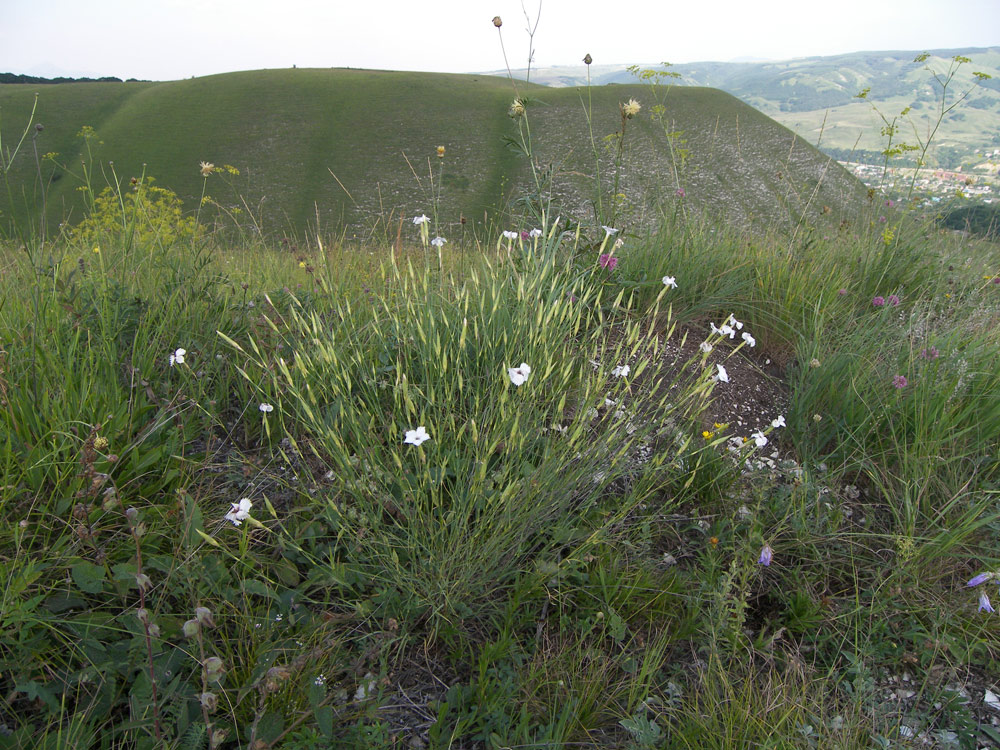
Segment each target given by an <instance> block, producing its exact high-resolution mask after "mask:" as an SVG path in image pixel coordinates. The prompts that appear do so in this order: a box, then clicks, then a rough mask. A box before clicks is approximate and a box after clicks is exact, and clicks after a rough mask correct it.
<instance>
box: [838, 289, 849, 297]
mask: <svg viewBox="0 0 1000 750" xmlns="http://www.w3.org/2000/svg"><path fill="white" fill-rule="evenodd" d="M837 294H839V295H840V296H841V297H843V296H844V295H846V294H847V290H846V289H841V290H840V291H839V292H837Z"/></svg>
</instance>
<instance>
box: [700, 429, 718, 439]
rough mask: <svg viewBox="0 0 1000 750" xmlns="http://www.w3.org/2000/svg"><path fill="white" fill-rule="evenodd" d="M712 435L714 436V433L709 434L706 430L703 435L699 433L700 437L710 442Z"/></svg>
mask: <svg viewBox="0 0 1000 750" xmlns="http://www.w3.org/2000/svg"><path fill="white" fill-rule="evenodd" d="M713 435H715V433H714V432H709V431H708V430H705V431H704V432H703V433H701V436H702V437H703V438H705V440H711V439H712V436H713Z"/></svg>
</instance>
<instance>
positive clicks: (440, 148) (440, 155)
mask: <svg viewBox="0 0 1000 750" xmlns="http://www.w3.org/2000/svg"><path fill="white" fill-rule="evenodd" d="M443 158H444V146H438V159H443Z"/></svg>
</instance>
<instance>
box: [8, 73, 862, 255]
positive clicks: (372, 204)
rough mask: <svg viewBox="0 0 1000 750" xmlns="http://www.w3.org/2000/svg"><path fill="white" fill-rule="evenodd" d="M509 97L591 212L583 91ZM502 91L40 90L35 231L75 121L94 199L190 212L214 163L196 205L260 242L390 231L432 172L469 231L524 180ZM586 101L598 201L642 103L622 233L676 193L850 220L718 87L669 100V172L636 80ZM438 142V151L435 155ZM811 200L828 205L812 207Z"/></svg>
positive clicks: (67, 185) (357, 84)
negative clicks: (628, 115) (120, 189)
mask: <svg viewBox="0 0 1000 750" xmlns="http://www.w3.org/2000/svg"><path fill="white" fill-rule="evenodd" d="M37 88H38V87H36V86H31V85H5V86H3V87H2V88H0V115H2V121H0V129H2V137H3V145H4V148H5V149H7V148H10V147H11V146H12V145H13V143H14V142H16V139H17V137H18V136H19V134H20V130H21V129H22V128H23V126H24V123H25V122H27V119H28V115H29V112H30V110H31V106H32V103H33V101H34V97H35V91H36V89H37ZM521 94H522V96H525V97H527V98H528V100H529V117H528V123H529V124H530V127H531V135H532V139H533V143H534V147H535V151H534V154H535V158H536V160H537V163H538V164H539V165H540V166H542V167H548V166H549V165H552V166H554V175H555V176H554V179H553V182H552V186H551V190H552V194H553V196H554V197H555V198H556V200H557V204H558V205H557V210H559V211H563V212H568V213H571V214H573V215H574V216H576V217H578V218H582V219H587V218H593V217H592V209H591V208H590V202H591V200H592V199H593V196H594V178H593V174H594V164H595V160H594V149H593V147H592V145H591V141H590V131H589V128H588V124H587V120H586V116H585V108H584V107H583V106H582V105H583V102H584V101H585V99H586V96H587V92H586V90H585V89H579V88H574V89H562V90H554V89H550V88H545V87H541V86H524V85H523V84H522V85H521ZM513 95H514V94H513V89H512V86H511V84H510V83H509V82H508V81H506V80H503V79H502V78H498V77H491V76H478V75H443V74H427V73H401V72H386V71H368V70H327V69H323V70H318V69H317V70H301V69H294V70H270V71H254V72H244V73H232V74H226V75H218V76H209V77H205V78H198V79H191V80H185V81H174V82H167V83H123V84H113V83H93V84H65V85H52V86H47V87H45V88H44V89H42V90H41V95H40V97H39V102H38V110H37V114H36V121H37V122H40V123H42V124H43V125H44V126H45V129H44V131H42V132H41V133H39V134H38V137H37V147H38V152H39V154H40V155H41V154H45V153H49V152H57V153H58V157H56V162H58V163H59V164H61V165H62V167H59V166H56V164H55V163H52V162H44V163H43V167H42V172H43V177H44V179H45V180H46V181H47V182H48V203H49V208H50V210H49V220H50V222H51V221H59V220H62V219H64V218H65V217H67V216H68V217H70V219H71V220H77V219H79V217H80V216H81V212H82V209H83V207H84V202H83V200H82V195H81V193H80V192H79V191H78V188H79V187H80V186H81V184H82V182H81V180H80V179H79V173H80V168H79V164H80V161H81V159H82V158H83V155H84V142H83V139H81V138H78V137H77V134H78V133H79V131H80V130H81V128H82V127H83V126H91V127H93V128H94V129H95V130H96V132H97V134H98V139H99V141H98V140H94V141H92V144H91V145H92V147H94V148H95V149H96V151H95V153H94V161H95V163H97V164H99V165H100V170H98V172H97V174H98V175H100V174H101V173H103V175H104V176H103V178H101V177H99V179H98V180H97V181H96V182H95V187H96V188H97V189H98V190H99V189H100V188H101V187H102V186H103V184H105V183H104V182H103V180H104V179H107V180H112V181H113V180H116V179H117V180H118V181H120V182H127V181H128V180H129V178H130V177H132V176H138V175H139V174H141V173H142V172H143V170H145V173H146V174H147V175H152V176H154V177H155V178H156V179H157V181H158V184H159V185H161V186H165V187H169V188H171V189H173V190H175V191H176V192H177V193H179V194H180V195H181V196H182V197H183V198H184V199H185V200H186V205H187V206H188V208H190V209H194V208H195V206H196V205H197V202H198V199H199V197H200V195H201V190H202V187H203V180H202V178H201V176H200V175H199V171H198V164H199V162H200V161H202V160H204V161H210V162H213V163H215V164H217V165H219V164H230V165H233V166H235V167H237V168H238V169H239V170H240V175H239V177H237V178H233V179H231V180H229V183H230V184H226V182H227V180H226V179H224V178H222V177H220V176H215V177H213V178H212V179H211V180H210V181H209V183H208V184H207V186H206V187H207V190H208V192H209V194H210V195H211V196H212V197H213V198H214V199H215V200H217V201H218V202H219V203H220V204H222V205H224V206H227V207H239V208H241V209H242V210H243V212H244V215H245V213H246V212H247V210H248V209H249V210H250V211H251V213H253V214H254V216H255V217H256V219H257V220H258V221H259V222H260V223H261V229H262V230H263V231H265V232H283V231H301V230H303V229H304V228H306V227H307V226H310V225H312V224H313V223H314V222H315V221H316V219H317V218H318V220H319V222H320V223H321V225H322V226H323V228H325V229H334V228H341V227H345V228H348V229H349V231H354V232H359V231H376V232H377V231H383V232H385V233H386V234H389V235H393V236H394V234H395V231H396V227H397V226H398V221H399V218H400V217H402V216H412V215H414V214H416V213H420V212H427V213H430V211H431V207H432V198H431V190H432V187H431V184H430V181H429V180H428V174H429V171H430V170H433V171H434V185H435V187H434V190H435V192H437V189H438V188H440V214H439V218H440V221H441V224H442V225H443V228H444V230H445V231H449V230H451V231H452V232H453V233H454V232H455V231H457V225H458V222H459V219H460V217H461V216H466V217H468V218H469V219H471V220H473V221H474V222H479V221H482V217H483V215H484V212H486V211H491V212H495V211H496V210H497V209H504V208H510V207H511V204H510V201H511V200H512V199H513V198H516V197H518V196H520V195H523V194H524V192H525V191H526V190H527V189H528V186H529V184H530V182H531V180H530V172H529V169H528V163H527V160H526V159H524V158H521V157H519V155H518V154H517V153H516V152H515V151H513V150H511V149H509V148H508V147H507V146H506V145H505V140H504V139H505V137H515V138H516V137H517V135H518V131H517V122H516V121H515V120H512V119H511V118H510V117H508V116H507V109H508V107H509V105H510V102H511V100H512V98H513ZM591 95H592V107H593V134H594V138H595V141H596V143H597V149H598V151H599V152H600V154H601V157H600V158H601V171H602V177H603V179H604V189H605V191H607V190H609V189H610V178H609V175H610V174H611V172H612V167H613V161H614V160H613V153H612V152H611V151H610V150H609V149H607V148H605V146H604V145H603V141H604V139H605V137H606V136H608V135H610V134H612V133H614V132H615V131H616V130H617V129H618V127H619V125H620V115H619V109H618V106H619V102H622V101H626V100H627V99H628V98H630V97H635V98H637V99H638V100H639V101H640V102H642V103H643V104H644V109H643V111H642V112H641V113H640V116H638V117H637V118H636V119H635V120H634V121H632V122H633V123H634V124H630V131H629V135H628V139H627V148H626V152H625V157H624V166H623V169H622V180H621V183H620V186H619V192H620V193H623V194H624V198H623V199H622V200H623V211H624V213H625V216H626V217H627V220H626V223H628V222H631V223H634V224H639V223H641V222H643V221H644V220H646V219H649V218H650V217H652V216H653V215H654V214H655V213H656V211H657V210H658V209H662V208H663V206H664V203H666V204H667V206H668V207H669V206H670V202H671V201H672V200H673V199H674V193H675V191H676V188H677V186H678V184H679V185H680V186H681V187H682V188H683V189H684V191H685V193H686V195H687V197H686V199H685V200H686V201H687V204H688V205H692V206H695V207H699V208H702V209H708V210H711V211H712V212H715V213H717V212H720V211H721V212H722V213H723V214H724V215H726V216H727V217H728V218H730V219H732V220H736V221H740V222H745V221H760V222H763V223H766V224H767V225H769V226H773V225H774V224H775V222H786V223H796V222H798V221H799V219H800V218H801V217H803V216H805V217H807V218H808V219H809V220H810V221H812V220H813V219H817V220H818V219H819V218H820V217H822V218H823V219H826V218H829V219H831V220H833V219H837V220H839V219H840V218H843V217H844V216H848V215H851V214H852V213H853V208H852V207H851V206H852V205H853V203H854V201H855V200H856V199H857V196H858V190H859V186H858V183H856V182H855V181H854V180H853V179H852V178H850V177H849V176H848V175H846V173H844V172H842V171H840V170H839V168H838V167H836V165H832V166H831V165H830V163H829V160H828V159H826V158H825V157H823V156H822V155H821V154H819V153H818V152H817V151H815V150H814V149H812V148H811V147H809V146H807V145H805V144H803V143H802V141H801V140H797V139H796V138H795V136H794V135H793V134H792V133H791V132H790V131H788V130H786V129H784V128H782V127H781V126H779V125H777V124H776V123H774V122H773V121H771V120H770V119H768V118H767V117H765V116H763V115H761V114H760V113H758V112H756V111H755V110H753V109H752V108H750V107H748V106H746V105H745V104H742V103H740V102H739V101H737V100H736V99H735V98H733V97H731V96H729V95H727V94H725V93H723V92H720V91H713V90H708V89H701V88H690V89H683V90H680V89H675V90H673V91H671V92H670V94H669V101H668V103H667V104H668V109H667V115H666V124H667V125H668V127H669V128H670V129H672V130H674V131H675V132H676V133H677V135H675V137H674V141H673V145H674V148H675V157H674V158H675V159H679V156H680V154H679V153H677V152H678V151H683V152H685V154H686V159H685V160H684V164H683V165H682V166H681V165H679V164H678V167H679V172H678V178H677V179H675V177H674V169H673V165H674V160H673V159H672V158H671V156H670V148H669V146H670V144H669V143H668V139H667V138H666V137H665V135H664V127H663V126H662V125H661V124H659V123H657V122H654V121H652V120H651V118H650V116H649V115H650V112H651V110H652V105H653V103H654V102H653V101H652V97H651V93H650V90H649V88H648V87H644V86H637V85H634V86H617V87H600V88H594V89H592V90H591ZM439 145H443V146H445V147H446V149H447V152H446V156H445V158H444V159H443V160H441V161H440V162H439V160H438V159H437V157H436V151H435V149H436V147H437V146H439ZM30 146H31V144H30V143H27V144H26V147H25V148H24V149H22V152H21V153H20V154H18V156H17V158H16V160H15V161H14V163H13V165H12V168H11V171H10V175H9V176H10V181H11V184H12V186H13V189H14V193H15V207H16V214H15V216H16V217H20V218H23V217H24V216H25V215H28V214H30V212H31V211H35V210H37V207H38V206H39V205H40V199H39V196H38V190H37V186H38V178H37V175H36V169H35V163H34V155H33V153H32V149H31V148H30ZM633 154H635V155H636V156H633ZM638 154H641V155H642V156H641V158H640V157H639V156H637V155H638ZM111 162H113V164H114V176H113V175H112V173H111V171H110V167H109V164H110V163H111ZM411 166H412V170H411ZM64 168H65V169H64ZM67 170H68V171H67ZM331 172H332V173H333V174H335V175H336V179H335V178H334V177H333V176H332V175H331ZM414 172H415V173H416V175H418V176H419V178H420V180H419V181H418V179H417V177H416V176H415V174H414ZM338 180H339V182H340V183H341V184H338ZM33 191H34V192H33ZM823 206H831V207H833V208H832V209H829V210H828V211H827V212H826V213H825V214H824V213H821V211H822V207H823ZM564 215H565V213H564ZM7 218H8V219H9V218H10V217H7ZM500 220H501V221H502V220H503V219H502V217H501V219H500Z"/></svg>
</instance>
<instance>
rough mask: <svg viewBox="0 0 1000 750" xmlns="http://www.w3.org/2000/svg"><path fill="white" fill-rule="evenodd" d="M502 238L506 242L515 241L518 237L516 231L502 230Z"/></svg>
mask: <svg viewBox="0 0 1000 750" xmlns="http://www.w3.org/2000/svg"><path fill="white" fill-rule="evenodd" d="M503 236H504V237H506V238H507V239H508V240H516V239H517V238H518V237H519V236H520V235H518V233H517V232H516V231H509V230H507V229H505V230H503Z"/></svg>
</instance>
